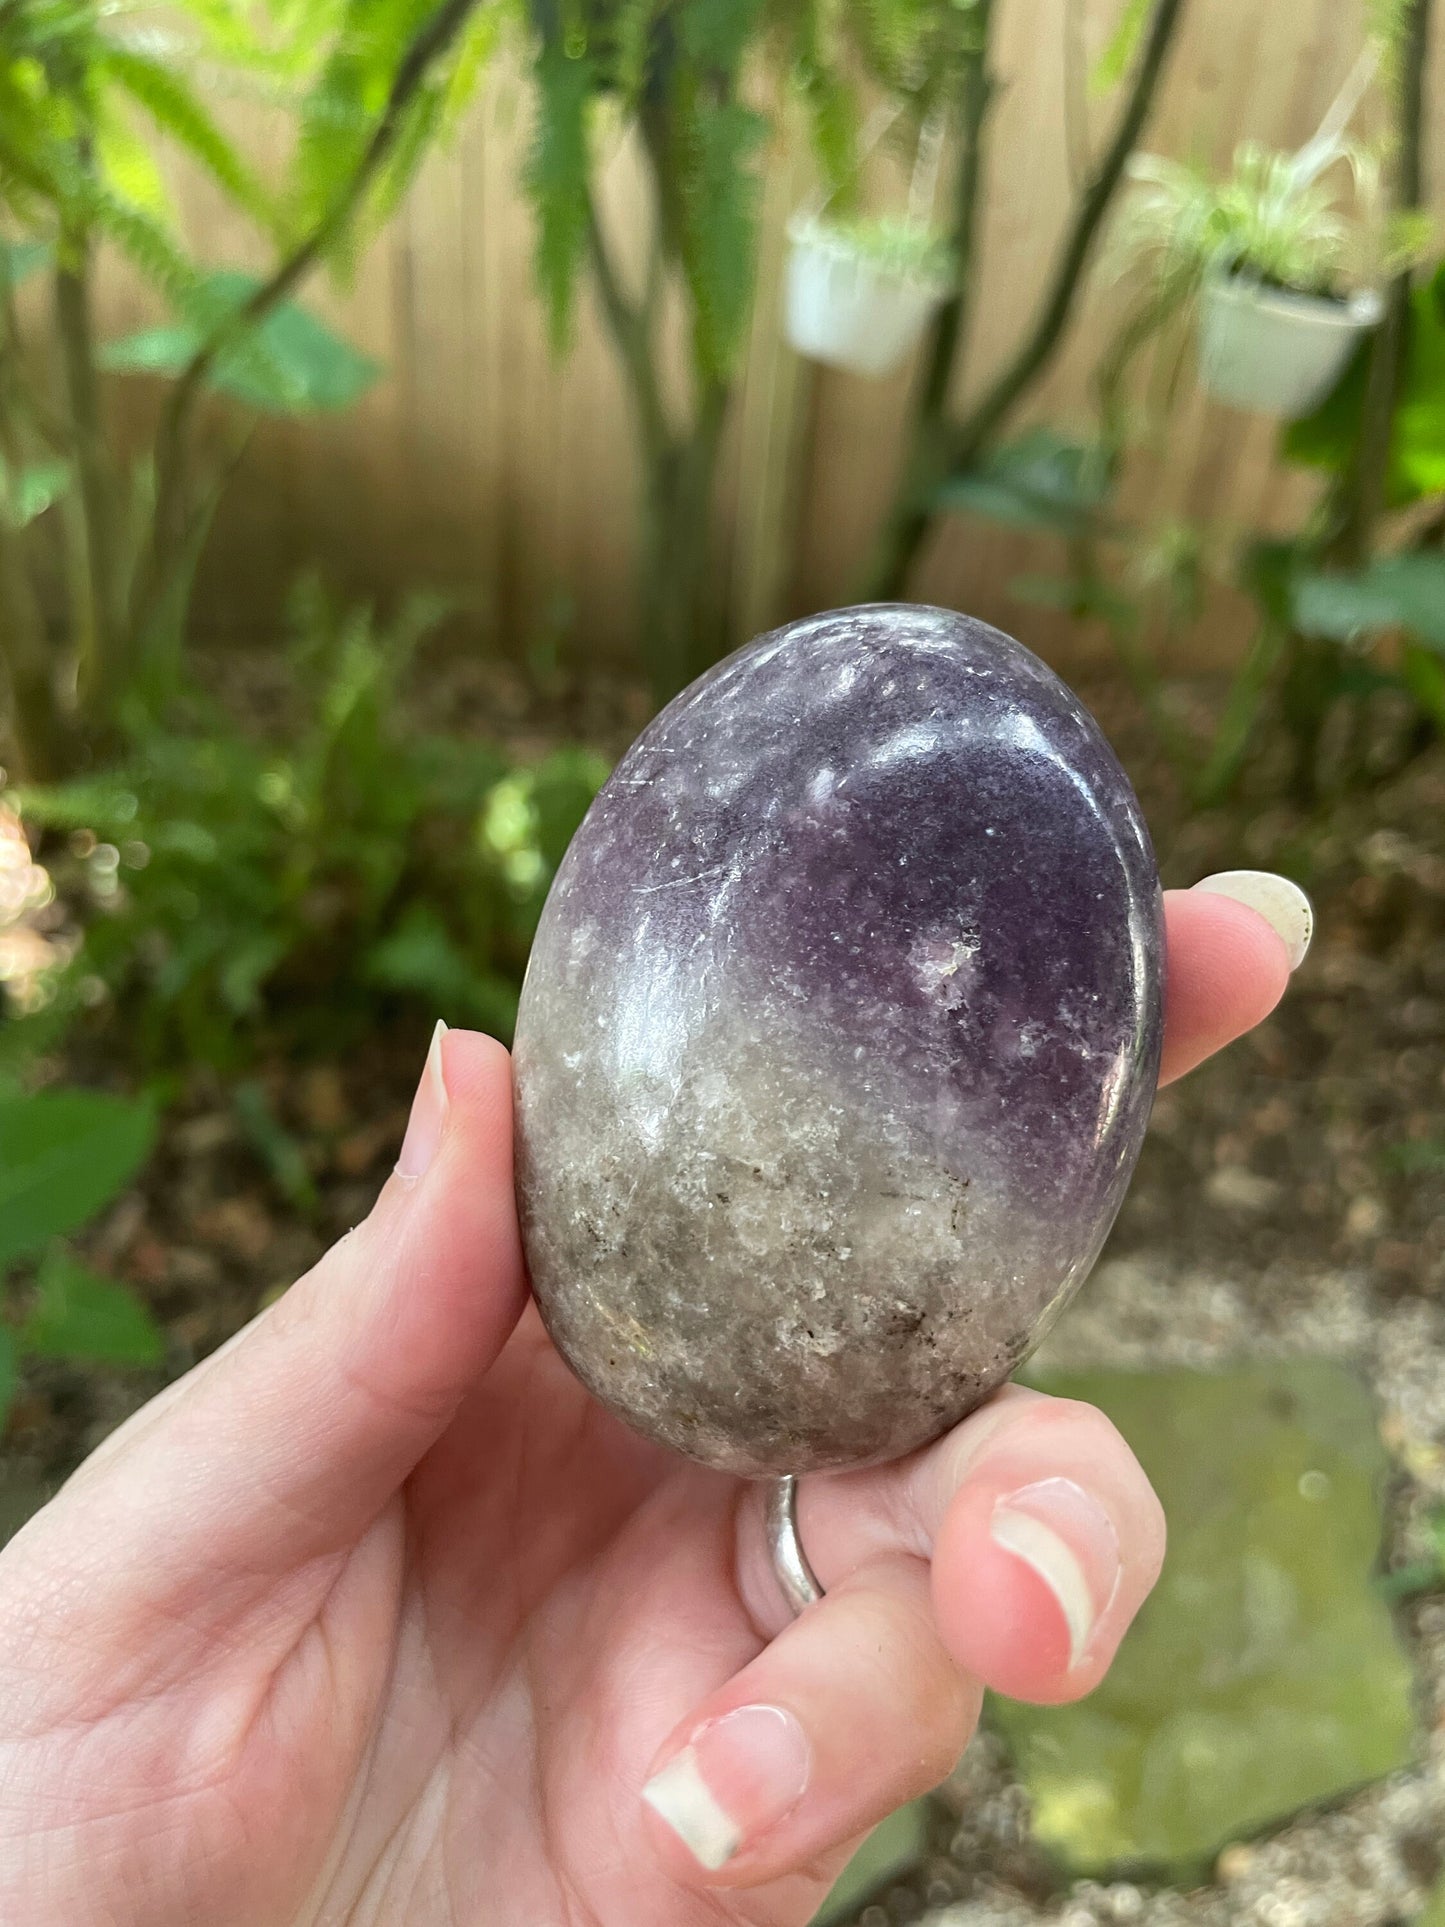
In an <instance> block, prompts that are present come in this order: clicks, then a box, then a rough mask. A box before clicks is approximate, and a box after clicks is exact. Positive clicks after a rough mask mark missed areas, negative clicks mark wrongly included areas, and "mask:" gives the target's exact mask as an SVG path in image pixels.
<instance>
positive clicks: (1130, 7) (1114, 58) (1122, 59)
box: [1089, 0, 1153, 94]
mask: <svg viewBox="0 0 1445 1927" xmlns="http://www.w3.org/2000/svg"><path fill="white" fill-rule="evenodd" d="M1152 4H1153V0H1124V8H1123V11H1122V12H1121V13H1120V15H1119V22H1118V25H1117V26H1116V27H1115V28H1114V31H1113V33H1111V34H1110V36H1109V39H1108V43H1107V45H1106V46H1105V48H1104V51H1103V52H1102V53H1101V54H1100V55H1099V58H1098V60H1097V61H1096V62H1095V63H1094V69H1093V72H1092V73H1091V74H1090V75H1089V87H1090V90H1091V91H1092V92H1093V93H1096V94H1107V93H1108V92H1109V91H1110V89H1111V88H1114V87H1117V86H1118V84H1119V82H1120V81H1121V80H1122V79H1123V78H1124V76H1125V74H1126V73H1127V72H1128V71H1129V69H1130V67H1131V66H1132V65H1133V64H1134V56H1135V54H1136V53H1137V52H1138V51H1139V42H1140V41H1141V40H1142V39H1143V37H1144V23H1145V21H1146V20H1147V19H1148V18H1149V10H1150V7H1151V6H1152Z"/></svg>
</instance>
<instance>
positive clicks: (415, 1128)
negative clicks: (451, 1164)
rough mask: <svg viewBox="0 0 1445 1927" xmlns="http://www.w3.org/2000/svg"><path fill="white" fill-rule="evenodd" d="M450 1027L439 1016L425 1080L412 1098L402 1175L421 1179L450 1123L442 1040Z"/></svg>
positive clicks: (403, 1145)
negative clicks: (447, 1123) (443, 1067)
mask: <svg viewBox="0 0 1445 1927" xmlns="http://www.w3.org/2000/svg"><path fill="white" fill-rule="evenodd" d="M446 1034H447V1027H446V1025H445V1024H444V1023H443V1022H442V1021H441V1019H440V1018H438V1019H437V1027H436V1029H435V1030H434V1031H433V1032H432V1034H431V1049H430V1050H429V1051H428V1052H427V1054H426V1064H425V1066H424V1067H423V1069H422V1074H421V1082H420V1084H418V1085H417V1087H416V1096H415V1097H414V1098H413V1099H412V1100H411V1116H410V1117H409V1118H408V1119H407V1121H406V1136H405V1137H404V1138H403V1139H402V1141H401V1156H400V1157H399V1158H398V1159H397V1161H396V1174H397V1176H398V1177H399V1178H419V1177H421V1176H422V1175H423V1174H424V1173H425V1171H426V1168H427V1166H428V1165H429V1164H430V1163H431V1161H432V1159H433V1158H434V1157H435V1156H436V1149H437V1146H438V1145H439V1144H440V1143H441V1141H442V1132H443V1131H444V1130H445V1129H446V1122H447V1081H446V1076H445V1074H444V1072H443V1070H442V1039H443V1037H445V1036H446Z"/></svg>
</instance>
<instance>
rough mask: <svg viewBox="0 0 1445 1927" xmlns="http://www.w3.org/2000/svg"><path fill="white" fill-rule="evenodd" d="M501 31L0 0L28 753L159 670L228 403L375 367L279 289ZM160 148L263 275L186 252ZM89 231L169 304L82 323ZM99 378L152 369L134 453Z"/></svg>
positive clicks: (7, 627) (473, 1)
mask: <svg viewBox="0 0 1445 1927" xmlns="http://www.w3.org/2000/svg"><path fill="white" fill-rule="evenodd" d="M474 14H475V15H476V18H473V15H474ZM492 32H493V26H492V23H491V21H490V20H489V19H487V18H486V17H485V15H484V14H482V12H481V11H480V10H479V8H478V6H477V0H439V3H438V4H435V5H433V6H432V7H430V8H429V7H427V6H425V5H423V4H422V0H320V3H319V4H317V5H315V6H309V7H297V6H293V5H289V4H285V3H284V0H275V3H274V4H273V5H271V6H269V7H268V6H259V7H252V6H250V5H248V4H245V0H191V3H190V4H189V5H183V6H182V7H181V8H179V9H178V10H176V11H175V13H174V14H173V15H172V16H168V17H167V21H166V24H165V25H158V24H156V23H154V22H151V21H149V20H146V21H142V20H139V19H138V18H137V17H136V16H134V14H133V13H131V12H130V11H129V10H127V9H125V8H114V7H108V6H104V5H101V4H100V3H99V0H33V3H27V4H25V5H9V6H3V7H0V685H4V686H3V687H0V716H3V722H4V725H5V733H6V734H7V735H8V736H9V738H10V745H9V760H10V761H11V763H12V765H13V766H14V767H15V768H17V769H18V770H19V771H20V772H21V773H22V774H24V775H27V776H31V777H34V776H42V777H43V776H53V775H56V774H58V773H60V772H62V771H63V770H64V769H65V768H66V767H67V766H68V765H71V764H73V763H74V761H75V760H76V757H77V754H78V752H79V751H80V750H81V748H82V747H83V746H86V745H89V746H91V747H94V746H95V745H96V744H97V743H102V744H103V742H104V740H105V738H106V737H107V735H109V734H110V733H111V732H113V731H114V729H115V726H116V724H117V721H118V718H119V714H120V710H121V707H122V705H123V704H124V702H125V701H126V700H127V699H128V697H129V696H130V694H131V693H132V691H134V690H135V689H136V688H137V687H138V686H144V685H146V684H147V683H150V684H154V683H155V682H156V681H157V680H159V679H163V678H164V676H165V675H166V674H168V673H170V670H171V668H172V666H173V663H174V659H175V656H176V653H177V650H178V648H179V644H180V641H181V639H182V637H183V635H184V630H185V622H186V611H187V606H188V600H189V594H190V586H191V581H192V577H193V575H194V571H195V567H196V563H197V560H198V558H199V555H200V552H201V549H202V547H203V545H204V542H205V539H206V536H207V533H208V530H209V527H210V522H211V518H212V515H213V513H214V510H215V507H216V503H217V501H218V499H219V495H220V492H221V490H222V489H223V487H224V484H225V482H226V480H227V478H228V476H229V474H230V473H231V471H232V469H233V468H234V466H235V464H236V462H237V461H238V460H239V458H240V455H241V452H242V450H243V448H244V445H245V437H246V424H247V422H248V421H249V420H251V419H253V418H254V417H255V416H256V415H257V414H258V413H274V412H293V411H297V410H308V409H317V408H328V407H342V406H345V405H346V404H347V403H349V402H350V401H352V400H353V399H354V398H355V397H356V396H357V395H358V394H359V393H360V392H361V391H362V390H363V389H364V388H365V387H366V386H367V384H368V383H369V382H370V381H371V380H372V379H373V377H374V375H375V372H376V370H375V368H374V367H373V365H372V364H371V363H370V362H368V361H367V360H366V359H365V357H363V356H360V355H358V354H356V353H355V352H354V351H353V350H351V349H349V348H348V347H346V345H345V344H344V343H342V342H340V341H339V340H337V338H336V337H335V336H334V335H332V334H331V333H330V332H329V331H328V330H326V329H325V328H323V327H322V326H321V324H320V323H319V322H317V321H316V320H315V319H314V318H313V317H311V316H309V315H307V314H306V313H304V311H302V310H301V309H299V308H297V307H296V306H294V304H293V303H292V301H291V299H290V297H291V296H292V294H293V292H294V291H295V289H296V288H297V286H298V285H299V284H300V283H301V281H302V280H303V279H304V278H305V276H306V275H307V274H308V273H309V272H310V271H311V270H312V269H313V268H314V267H316V266H317V265H318V264H319V263H321V262H327V261H329V262H333V263H342V264H344V263H345V262H346V261H347V260H349V259H350V258H351V257H352V256H353V255H354V253H355V251H356V248H357V246H358V244H359V240H360V237H361V236H362V235H363V234H364V233H365V231H366V229H367V226H368V224H369V223H371V222H373V221H374V220H375V219H377V218H379V217H380V216H381V215H383V214H385V212H387V211H388V210H389V208H390V207H391V206H393V205H394V203H395V200H396V198H397V196H398V194H399V193H400V192H401V190H402V188H403V187H404V185H405V183H406V181H407V180H408V179H409V178H410V175H411V173H412V172H413V171H414V169H415V167H416V166H417V164H418V163H419V160H420V158H421V156H422V154H423V152H424V151H425V148H426V144H427V142H428V141H429V140H430V139H431V138H432V137H433V135H434V134H436V133H437V132H438V131H439V130H440V129H442V128H443V127H444V126H445V125H446V124H447V122H448V120H449V117H450V116H451V115H452V114H454V112H455V110H456V108H457V106H458V105H459V104H460V101H461V99H462V98H463V97H464V95H465V90H466V87H467V85H469V82H470V78H471V76H472V74H473V73H474V72H475V68H476V64H477V61H478V59H479V58H480V56H481V53H482V52H483V51H484V50H485V47H486V46H487V45H488V44H489V43H490V37H491V35H492ZM219 80H224V82H225V84H226V86H227V87H228V88H229V89H231V90H232V91H235V90H237V89H247V90H249V91H250V92H251V93H253V94H257V95H259V96H261V97H263V98H264V99H266V100H267V101H268V102H269V103H271V105H272V106H273V107H280V108H285V109H288V110H289V111H290V113H291V116H292V121H293V125H294V127H295V130H296V137H295V140H294V151H293V153H292V155H291V157H290V160H289V163H288V165H287V168H286V170H285V172H284V175H283V178H282V179H280V180H279V181H277V182H271V181H264V180H262V179H261V178H260V177H259V176H258V174H257V173H256V172H255V171H254V170H253V168H252V167H251V165H250V164H249V162H248V161H247V160H246V159H245V157H244V156H243V155H242V154H241V153H240V152H239V150H238V149H237V148H236V147H235V146H234V145H233V143H232V142H231V141H230V139H229V138H228V137H227V135H226V133H225V132H224V130H223V128H222V126H221V125H220V123H219V121H218V120H217V119H216V118H215V117H214V116H213V115H212V113H211V111H210V109H209V106H208V104H207V94H208V92H210V91H212V90H213V89H214V88H215V87H216V85H217V82H218V81H219ZM162 149H170V150H179V151H180V152H181V153H182V154H183V155H184V157H185V159H186V161H187V163H188V164H189V165H191V166H192V167H197V168H200V169H202V170H204V171H205V173H206V174H208V175H209V177H210V179H211V181H212V183H213V184H214V186H215V187H216V189H217V190H218V191H219V192H220V193H221V194H222V195H223V196H224V197H225V198H226V200H227V201H228V202H229V203H230V204H231V205H232V206H233V207H235V208H236V209H238V210H240V211H241V212H242V213H243V214H244V215H245V216H246V217H248V219H249V220H250V222H251V224H252V227H253V231H254V234H255V240H256V246H257V248H258V250H259V251H261V252H262V253H263V254H266V255H269V258H270V266H269V267H268V268H266V269H265V270H263V272H262V273H261V274H259V275H252V274H243V273H242V272H240V271H239V270H238V269H226V270H217V269H216V268H214V267H213V266H211V265H208V264H203V263H202V262H201V261H199V260H198V259H197V258H196V257H195V256H194V255H193V254H192V252H191V251H190V250H189V248H188V247H187V246H186V245H185V243H184V241H183V238H182V236H181V234H180V232H179V229H178V227H177V224H176V220H175V217H174V213H173V210H172V208H171V206H170V203H169V199H168V196H167V192H166V188H165V184H164V179H163V175H162V171H161V168H160V166H159V164H158V159H157V154H158V152H159V151H160V150H162ZM106 255H118V256H121V257H123V258H124V260H125V261H126V263H127V264H128V266H129V268H130V269H131V270H132V271H133V273H135V274H136V275H137V276H138V277H139V279H140V280H141V282H142V283H143V284H144V286H145V287H146V289H147V290H148V291H149V294H150V296H151V298H152V300H153V301H154V302H155V303H156V304H157V305H158V306H159V307H160V308H161V309H163V310H164V311H165V313H166V315H167V316H168V319H167V320H166V321H165V322H164V324H163V325H160V326H155V327H150V328H146V329H144V330H142V331H141V332H140V333H139V334H137V335H134V336H132V337H130V338H128V339H126V340H124V341H112V342H103V341H101V340H100V339H99V338H98V336H97V331H96V322H95V314H94V306H93V299H92V290H93V283H94V279H95V274H96V271H97V268H98V266H99V265H100V264H101V261H102V259H103V257H105V256H106ZM42 282H43V283H44V284H46V285H45V289H44V292H45V294H46V295H47V296H48V299H47V300H46V301H45V302H44V303H42V302H41V301H40V300H39V299H38V298H33V297H36V296H37V291H38V290H39V288H40V284H41V283H42ZM27 284H34V285H27ZM52 331H53V341H54V345H55V353H54V354H53V355H51V354H49V353H48V352H46V348H47V346H48V343H49V342H50V340H51V339H52ZM110 374H127V375H135V374H143V375H146V376H150V377H160V378H162V379H163V380H164V382H165V384H166V387H165V392H164V396H163V400H162V403H161V406H160V409H159V415H158V419H157V422H156V425H155V430H154V434H153V436H151V437H150V438H149V439H148V440H147V441H146V442H145V443H144V445H143V446H142V448H141V450H140V453H139V454H138V455H135V454H133V453H132V452H131V451H130V449H129V447H128V445H126V444H123V443H122V442H121V440H120V439H119V436H118V430H117V426H116V424H115V422H114V421H113V419H112V414H111V411H110V409H109V407H108V405H107V393H106V388H105V380H106V378H107V376H108V375H110ZM210 393H215V394H219V395H221V396H223V397H225V399H226V400H227V401H228V402H229V403H230V404H231V411H230V412H229V414H228V415H227V416H226V418H224V419H223V421H222V422H221V424H220V426H219V428H216V427H215V426H213V425H210V424H208V421H206V420H203V419H202V415H201V411H200V408H199V404H200V402H201V400H202V399H203V398H204V397H205V396H206V395H207V394H210ZM52 508H53V509H54V511H55V512H54V513H49V512H48V511H51V510H52ZM52 537H57V538H58V547H59V550H60V567H59V568H58V569H57V568H55V567H54V566H53V561H54V558H53V557H52V555H51V554H50V550H51V548H52V540H51V538H52ZM52 577H58V580H59V581H60V583H61V584H62V585H63V591H64V602H63V615H62V620H61V622H60V624H59V633H58V637H53V636H52V631H51V626H50V625H49V624H48V623H47V620H46V610H45V600H46V598H45V595H44V594H42V584H46V583H48V582H49V581H50V579H51V578H52Z"/></svg>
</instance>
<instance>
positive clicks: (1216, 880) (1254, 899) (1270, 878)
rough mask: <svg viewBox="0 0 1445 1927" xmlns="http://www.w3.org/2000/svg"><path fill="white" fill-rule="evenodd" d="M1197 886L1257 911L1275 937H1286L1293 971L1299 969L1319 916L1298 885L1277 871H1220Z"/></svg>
mask: <svg viewBox="0 0 1445 1927" xmlns="http://www.w3.org/2000/svg"><path fill="white" fill-rule="evenodd" d="M1194 887H1195V889H1196V890H1209V891H1212V892H1213V894H1214V895H1215V896H1217V897H1233V898H1234V900H1235V902H1236V903H1242V904H1244V905H1245V906H1246V908H1248V909H1250V910H1255V911H1257V912H1258V913H1259V915H1260V916H1262V917H1263V918H1264V920H1265V922H1266V923H1267V924H1268V925H1269V927H1270V929H1271V930H1273V931H1274V933H1275V935H1276V936H1278V937H1281V938H1283V940H1284V947H1285V949H1286V950H1287V951H1288V952H1289V967H1290V969H1291V970H1298V969H1299V967H1300V965H1301V964H1302V963H1303V962H1304V960H1305V952H1306V951H1307V950H1308V949H1309V947H1310V938H1311V937H1312V936H1313V935H1314V933H1315V913H1314V909H1313V907H1312V905H1311V903H1310V900H1309V898H1308V897H1307V896H1306V895H1305V893H1304V891H1303V890H1301V888H1300V887H1299V885H1298V884H1297V883H1291V882H1290V880H1289V878H1288V877H1281V876H1276V875H1275V873H1274V871H1273V870H1220V871H1219V872H1218V873H1217V874H1216V875H1214V876H1212V877H1204V878H1203V879H1202V880H1201V881H1200V882H1198V883H1196V884H1195V886H1194Z"/></svg>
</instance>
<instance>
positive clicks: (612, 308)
mask: <svg viewBox="0 0 1445 1927" xmlns="http://www.w3.org/2000/svg"><path fill="white" fill-rule="evenodd" d="M656 252H657V253H659V254H660V252H661V243H660V242H659V243H658V244H657V250H656ZM587 256H588V260H589V262H590V263H591V267H592V274H593V278H594V279H595V281H596V283H597V292H598V295H599V297H600V299H601V302H602V313H603V317H604V319H605V320H606V322H607V327H608V331H609V332H610V334H611V336H612V345H613V347H614V348H615V349H616V350H617V356H618V359H619V360H620V361H621V363H622V370H623V374H624V375H625V376H626V379H627V386H628V391H629V393H630V394H631V396H632V406H633V408H634V410H635V412H636V415H637V430H638V434H639V436H640V437H641V440H642V446H643V452H644V458H645V460H646V461H647V463H648V464H649V466H650V467H651V466H654V465H656V464H657V463H658V462H660V461H661V460H663V459H664V458H665V457H666V456H667V455H668V454H669V453H670V452H671V450H672V448H673V433H672V429H671V427H670V425H669V423H668V419H667V410H666V408H665V406H664V404H663V399H662V389H661V386H660V384H659V382H658V379H657V370H656V368H655V366H654V364H653V355H652V330H651V327H650V325H649V316H650V313H651V312H652V310H653V309H655V307H656V303H657V296H656V292H655V290H654V291H653V292H652V295H651V299H650V301H649V303H648V305H647V306H644V307H643V308H641V309H638V308H634V307H633V305H632V303H631V302H630V301H629V300H628V299H627V297H626V295H625V294H624V293H623V292H622V283H621V280H620V279H619V277H618V273H617V269H616V267H615V265H614V264H613V260H612V252H611V249H610V247H609V245H608V241H607V234H606V231H605V230H604V228H603V226H602V216H601V214H600V212H599V211H598V207H597V203H596V201H595V200H594V198H593V196H592V193H591V190H590V189H589V190H588V192H587ZM654 258H655V257H654ZM648 278H649V284H651V282H652V280H653V278H654V276H653V273H652V272H651V271H650V272H649V277H648Z"/></svg>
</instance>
